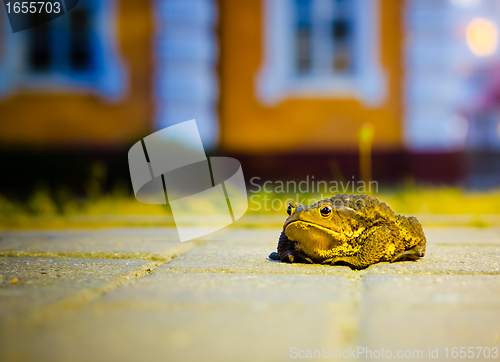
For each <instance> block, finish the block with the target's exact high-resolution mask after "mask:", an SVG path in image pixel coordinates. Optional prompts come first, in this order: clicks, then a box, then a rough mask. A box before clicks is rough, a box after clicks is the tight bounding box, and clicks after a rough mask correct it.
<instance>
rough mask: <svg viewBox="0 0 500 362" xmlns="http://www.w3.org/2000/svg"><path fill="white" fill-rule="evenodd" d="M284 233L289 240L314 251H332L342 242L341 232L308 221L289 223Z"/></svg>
mask: <svg viewBox="0 0 500 362" xmlns="http://www.w3.org/2000/svg"><path fill="white" fill-rule="evenodd" d="M284 231H285V235H286V236H287V237H288V238H289V239H290V240H292V241H296V242H298V243H300V244H302V245H303V246H306V245H307V246H310V247H314V248H315V249H332V248H334V247H336V246H339V245H341V244H342V243H343V242H344V240H343V235H342V233H341V232H337V231H334V230H332V229H329V228H327V227H324V226H321V225H318V224H315V223H312V222H308V221H302V220H294V221H291V222H289V223H288V224H286V225H285V228H284Z"/></svg>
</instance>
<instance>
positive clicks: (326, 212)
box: [319, 206, 332, 217]
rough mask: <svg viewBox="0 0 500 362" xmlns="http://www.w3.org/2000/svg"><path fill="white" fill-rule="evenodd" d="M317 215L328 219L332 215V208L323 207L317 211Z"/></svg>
mask: <svg viewBox="0 0 500 362" xmlns="http://www.w3.org/2000/svg"><path fill="white" fill-rule="evenodd" d="M319 213H320V214H321V216H323V217H328V216H330V215H331V214H332V207H331V206H323V207H322V208H321V209H319Z"/></svg>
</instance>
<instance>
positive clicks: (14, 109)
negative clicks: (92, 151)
mask: <svg viewBox="0 0 500 362" xmlns="http://www.w3.org/2000/svg"><path fill="white" fill-rule="evenodd" d="M117 7H118V8H117V12H118V13H117V20H118V22H117V26H118V32H117V33H118V38H119V44H118V49H119V54H120V56H121V58H122V60H123V63H124V64H125V66H126V69H127V71H128V78H129V83H128V85H127V87H128V92H127V93H126V95H125V96H124V97H123V99H120V100H119V101H117V102H116V103H109V102H106V101H105V100H103V99H101V98H100V97H99V96H94V95H88V94H77V93H75V94H63V93H64V92H63V91H61V93H57V92H53V91H50V92H40V93H34V92H33V90H30V91H29V92H28V91H25V92H23V91H22V90H18V91H15V92H14V93H13V94H12V95H11V96H9V97H7V98H6V99H1V100H0V143H1V144H7V145H8V144H29V145H49V146H58V145H71V146H80V145H82V146H120V145H122V144H128V143H129V142H130V141H131V140H133V139H135V138H137V137H138V136H141V135H144V134H147V133H149V131H150V130H151V128H152V117H153V114H152V108H153V107H152V106H153V103H152V85H151V81H152V76H153V66H152V58H151V57H152V53H153V52H152V49H151V46H152V41H151V39H152V36H153V26H152V6H151V2H150V1H137V0H120V1H118V2H117ZM0 56H1V54H0Z"/></svg>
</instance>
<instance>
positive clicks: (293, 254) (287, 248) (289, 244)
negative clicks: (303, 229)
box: [269, 231, 313, 264]
mask: <svg viewBox="0 0 500 362" xmlns="http://www.w3.org/2000/svg"><path fill="white" fill-rule="evenodd" d="M295 244H296V243H295V242H294V241H292V240H290V239H288V237H287V236H286V235H285V232H284V231H282V232H281V235H280V238H279V241H278V252H277V253H276V252H274V253H271V254H270V255H269V258H270V259H273V260H281V261H283V262H289V263H310V264H312V263H313V261H312V260H311V258H309V257H308V256H307V255H306V254H304V253H303V252H302V251H300V250H295Z"/></svg>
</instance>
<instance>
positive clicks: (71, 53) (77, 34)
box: [26, 2, 96, 74]
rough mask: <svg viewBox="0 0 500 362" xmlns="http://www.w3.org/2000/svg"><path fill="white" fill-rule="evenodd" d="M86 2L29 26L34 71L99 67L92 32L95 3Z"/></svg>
mask: <svg viewBox="0 0 500 362" xmlns="http://www.w3.org/2000/svg"><path fill="white" fill-rule="evenodd" d="M89 4H91V2H90V3H89V2H82V3H81V4H80V5H79V6H78V7H77V8H76V9H74V10H73V11H71V12H69V13H68V14H66V16H63V17H61V18H58V19H57V20H54V21H51V22H47V23H45V24H43V25H40V26H37V27H36V28H32V29H29V30H26V35H27V38H28V40H27V51H26V56H27V63H28V69H29V71H30V72H34V73H43V72H65V73H67V74H69V73H78V72H92V71H93V70H95V69H94V68H95V60H94V59H93V56H94V52H93V49H92V42H91V34H92V30H93V28H94V27H95V25H94V24H93V21H95V14H94V12H95V10H96V9H95V7H94V8H92V7H90V6H89Z"/></svg>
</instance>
